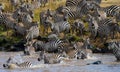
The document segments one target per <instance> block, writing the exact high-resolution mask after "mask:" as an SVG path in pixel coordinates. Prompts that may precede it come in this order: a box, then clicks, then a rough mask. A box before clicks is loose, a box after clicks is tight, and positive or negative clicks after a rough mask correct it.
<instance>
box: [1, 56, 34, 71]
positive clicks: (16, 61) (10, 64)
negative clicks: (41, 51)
mask: <svg viewBox="0 0 120 72" xmlns="http://www.w3.org/2000/svg"><path fill="white" fill-rule="evenodd" d="M32 66H33V65H32V63H31V62H29V61H25V62H24V61H23V60H22V58H21V56H20V55H17V56H14V57H9V58H8V60H7V61H6V63H5V64H3V67H4V68H6V69H14V68H30V67H32Z"/></svg>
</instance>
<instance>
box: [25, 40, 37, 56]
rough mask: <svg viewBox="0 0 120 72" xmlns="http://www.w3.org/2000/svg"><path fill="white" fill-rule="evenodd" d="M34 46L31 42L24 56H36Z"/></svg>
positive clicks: (26, 46)
mask: <svg viewBox="0 0 120 72" xmlns="http://www.w3.org/2000/svg"><path fill="white" fill-rule="evenodd" d="M32 45H33V44H32V43H31V42H29V44H25V49H24V55H33V54H35V48H34V47H33V46H32Z"/></svg>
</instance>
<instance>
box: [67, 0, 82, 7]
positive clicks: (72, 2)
mask: <svg viewBox="0 0 120 72" xmlns="http://www.w3.org/2000/svg"><path fill="white" fill-rule="evenodd" d="M80 1H82V0H66V4H65V5H66V6H77V5H78V3H79V2H80Z"/></svg>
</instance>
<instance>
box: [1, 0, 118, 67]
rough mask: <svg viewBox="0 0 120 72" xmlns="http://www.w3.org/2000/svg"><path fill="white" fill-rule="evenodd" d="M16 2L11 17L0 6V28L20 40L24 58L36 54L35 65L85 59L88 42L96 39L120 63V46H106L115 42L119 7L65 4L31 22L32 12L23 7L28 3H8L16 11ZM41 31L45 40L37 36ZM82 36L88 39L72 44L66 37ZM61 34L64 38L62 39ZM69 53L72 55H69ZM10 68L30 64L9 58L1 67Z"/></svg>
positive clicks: (86, 1)
mask: <svg viewBox="0 0 120 72" xmlns="http://www.w3.org/2000/svg"><path fill="white" fill-rule="evenodd" d="M17 1H21V2H19V3H21V4H20V5H19V6H18V7H17V8H15V10H14V11H13V13H5V12H4V7H2V4H1V5H0V24H1V25H4V26H5V27H6V29H7V28H10V29H12V30H13V31H14V32H15V34H16V36H17V35H22V36H23V39H24V40H25V44H24V55H34V54H35V53H36V52H39V57H38V61H41V60H44V63H45V64H55V63H60V62H61V60H62V59H63V58H69V59H71V58H72V59H73V58H76V59H86V58H87V57H88V55H90V54H91V53H92V49H93V48H94V46H93V45H92V44H91V42H90V40H91V39H94V40H96V37H100V38H101V42H104V44H105V45H106V46H107V47H108V48H109V49H111V50H112V51H113V54H114V55H115V57H116V58H117V60H120V54H119V48H120V42H119V41H118V42H116V41H115V42H108V43H107V42H106V40H108V38H109V37H111V38H112V39H113V38H116V37H115V36H116V35H117V34H118V33H120V26H119V22H120V6H118V5H111V6H107V7H101V6H100V4H101V3H102V0H66V4H65V5H63V6H59V7H58V8H57V9H55V10H53V11H52V10H50V9H47V10H46V11H42V12H40V22H37V21H33V18H34V12H33V10H32V9H31V6H28V4H27V3H26V2H27V1H28V0H26V2H25V1H22V0H11V3H13V4H12V5H14V6H15V7H16V3H17ZM32 1H33V2H34V1H35V2H36V0H32ZM41 1H46V2H43V3H47V2H48V0H37V3H38V2H40V3H42V2H41ZM33 9H34V8H33ZM71 20H73V22H71ZM39 23H40V27H39ZM86 24H87V26H86ZM42 27H43V28H44V30H43V33H44V35H46V34H47V37H42V36H41V35H40V32H41V30H40V29H41V28H42ZM49 29H50V30H49ZM85 32H88V33H90V38H89V37H87V38H85V39H84V41H75V40H74V37H72V36H71V37H69V38H68V37H67V36H68V34H71V33H72V34H75V35H78V34H79V35H78V36H79V37H81V36H82V37H83V38H84V35H85ZM61 33H63V34H64V38H62V39H61V38H60V36H61ZM13 48H15V47H13ZM70 53H72V55H69V54H70ZM53 57H55V58H53ZM11 66H15V67H20V68H22V67H23V68H24V67H31V66H32V64H31V63H30V62H28V61H27V62H19V61H15V59H14V57H10V58H9V59H8V60H7V62H6V63H5V64H3V67H5V68H11Z"/></svg>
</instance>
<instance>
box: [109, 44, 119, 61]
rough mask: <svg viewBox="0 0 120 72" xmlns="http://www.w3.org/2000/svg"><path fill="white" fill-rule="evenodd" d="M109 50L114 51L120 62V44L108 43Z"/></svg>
mask: <svg viewBox="0 0 120 72" xmlns="http://www.w3.org/2000/svg"><path fill="white" fill-rule="evenodd" d="M108 48H109V49H110V50H112V53H113V54H114V55H115V57H116V58H117V60H118V61H119V60H120V42H110V43H108Z"/></svg>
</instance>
